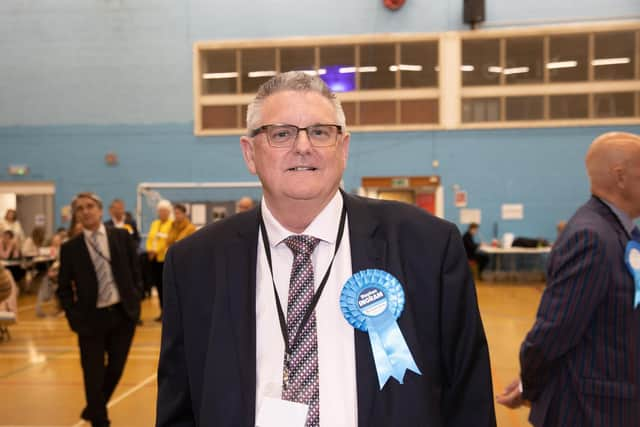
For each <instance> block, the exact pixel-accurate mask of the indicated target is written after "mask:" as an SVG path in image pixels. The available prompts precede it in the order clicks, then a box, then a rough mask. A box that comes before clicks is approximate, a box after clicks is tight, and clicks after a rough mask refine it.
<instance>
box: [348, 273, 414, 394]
mask: <svg viewBox="0 0 640 427" xmlns="http://www.w3.org/2000/svg"><path fill="white" fill-rule="evenodd" d="M404 301H405V300H404V290H403V289H402V285H401V284H400V282H399V281H398V279H396V278H395V277H394V276H393V275H391V274H389V273H387V272H386V271H383V270H375V269H369V270H362V271H359V272H357V273H356V274H354V275H353V276H351V277H350V278H349V280H347V283H345V285H344V287H343V288H342V293H341V294H340V308H341V309H342V314H343V315H344V317H345V319H346V320H347V322H349V324H351V325H352V326H353V327H354V328H357V329H360V330H361V331H363V332H368V334H369V343H370V344H371V350H372V352H373V358H374V361H375V365H376V371H377V375H378V385H379V386H380V389H382V387H384V385H385V384H386V382H387V380H388V379H389V378H390V377H394V378H395V379H396V380H397V381H398V382H399V383H400V384H402V382H403V380H404V374H405V371H407V370H410V371H413V372H415V373H416V374H418V375H421V372H420V370H419V369H418V367H417V366H416V363H415V361H414V360H413V356H412V355H411V351H410V350H409V347H408V346H407V343H406V341H405V339H404V337H403V336H402V331H400V328H399V327H398V323H397V322H396V320H397V319H398V318H399V317H400V314H401V313H402V309H403V308H404Z"/></svg>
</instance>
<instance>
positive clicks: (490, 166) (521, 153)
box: [0, 0, 640, 237]
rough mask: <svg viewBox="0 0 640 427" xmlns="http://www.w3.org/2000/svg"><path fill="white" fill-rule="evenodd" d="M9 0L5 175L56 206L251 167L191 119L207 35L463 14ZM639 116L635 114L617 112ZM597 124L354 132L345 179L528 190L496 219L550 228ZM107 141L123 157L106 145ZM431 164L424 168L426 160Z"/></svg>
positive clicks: (0, 170)
mask: <svg viewBox="0 0 640 427" xmlns="http://www.w3.org/2000/svg"><path fill="white" fill-rule="evenodd" d="M381 3H382V0H349V1H336V0H326V1H324V2H318V1H317V0H297V1H294V0H277V1H276V0H270V1H256V0H235V1H231V2H220V1H215V0H189V1H187V0H185V1H175V0H39V1H38V2H24V1H22V0H3V1H2V2H0V180H12V179H16V178H12V177H8V176H7V175H6V165H8V164H15V163H20V164H27V165H29V166H30V168H31V171H32V173H31V175H30V176H29V177H28V179H30V180H52V181H54V182H55V184H56V188H57V196H56V209H57V211H59V208H60V207H61V206H63V205H64V204H66V203H67V202H68V201H69V199H70V197H71V196H72V195H73V194H74V193H75V192H77V191H79V190H83V189H91V190H94V191H97V192H98V193H100V194H101V195H102V196H103V197H104V198H105V199H106V200H109V199H111V198H113V197H117V196H118V197H124V198H125V200H126V202H127V203H128V205H129V206H133V205H134V203H135V188H136V184H137V183H138V182H141V181H231V180H251V179H252V177H251V176H250V175H249V174H248V173H247V172H246V171H245V168H244V164H243V163H242V160H241V157H240V155H239V148H238V143H237V137H219V138H196V137H194V136H193V134H192V120H193V112H192V92H191V85H192V82H191V61H192V57H191V50H192V43H193V41H196V40H205V39H234V38H262V37H265V38H266V37H287V36H303V35H312V36H314V35H339V34H362V33H385V32H434V31H447V30H461V29H464V28H465V27H464V25H463V24H462V22H461V14H462V10H461V9H462V0H446V1H421V0H409V1H408V2H407V4H406V5H405V7H404V8H403V9H401V10H400V11H398V12H389V11H387V10H385V9H383V8H382V6H381ZM486 4H487V6H486V7H487V22H486V24H485V26H487V27H500V26H518V25H536V24H545V23H554V22H563V21H564V22H571V21H584V20H605V19H620V18H632V17H635V18H638V17H640V3H639V2H638V1H637V0H611V1H608V2H602V1H600V0H585V1H583V2H581V7H580V9H579V11H576V9H575V7H574V6H571V4H570V2H565V3H561V4H559V3H557V2H554V1H553V0H540V1H538V2H536V3H535V4H532V3H530V2H524V1H507V0H487V1H486ZM620 129H627V130H630V131H634V132H639V131H640V127H637V126H636V127H626V128H625V127H621V128H620ZM605 130H607V129H603V128H564V129H535V130H534V129H532V130H500V131H497V130H495V131H480V130H478V131H455V132H408V133H406V132H405V133H357V134H355V135H354V137H353V140H352V147H351V159H350V163H349V168H348V171H347V174H346V175H345V184H346V188H347V189H348V190H351V189H354V188H355V187H357V186H358V185H359V182H360V177H361V176H364V175H395V174H430V173H437V174H439V175H441V176H442V179H443V183H444V185H445V200H446V207H445V214H446V216H447V218H448V219H450V220H453V221H456V220H457V209H456V208H454V207H453V205H452V195H453V192H452V189H451V188H452V185H453V184H459V185H460V186H461V187H462V188H463V189H465V190H467V191H468V192H469V207H477V208H480V209H482V214H483V225H484V227H483V232H484V235H485V236H487V237H489V235H490V226H491V224H492V223H493V221H496V220H497V219H498V218H499V208H500V204H502V203H505V202H515V203H518V202H521V203H524V204H525V221H517V222H511V223H508V224H506V223H501V224H500V232H503V231H513V232H515V233H517V234H525V235H532V236H537V235H541V236H547V237H552V236H553V233H554V231H553V224H554V223H555V222H556V221H557V220H558V219H560V218H566V217H568V216H569V215H570V214H571V212H572V211H573V210H574V209H575V207H576V206H577V205H578V204H579V203H581V202H582V201H583V200H584V199H585V198H586V197H587V195H588V188H587V185H586V181H585V176H584V172H583V166H582V157H583V155H584V152H585V150H586V147H587V145H588V143H589V141H590V140H591V139H593V137H595V136H596V135H597V134H599V133H601V132H603V131H605ZM110 151H114V152H116V153H117V154H118V155H119V157H120V164H119V165H118V166H117V167H107V166H106V165H105V164H104V162H103V158H104V154H105V153H107V152H110ZM433 159H438V160H439V161H440V167H439V168H438V169H437V170H433V169H432V167H431V161H432V160H433Z"/></svg>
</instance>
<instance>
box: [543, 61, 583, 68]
mask: <svg viewBox="0 0 640 427" xmlns="http://www.w3.org/2000/svg"><path fill="white" fill-rule="evenodd" d="M577 66H578V61H557V62H549V63H548V64H547V69H549V70H558V69H560V68H575V67H577Z"/></svg>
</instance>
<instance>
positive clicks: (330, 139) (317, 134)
mask: <svg viewBox="0 0 640 427" xmlns="http://www.w3.org/2000/svg"><path fill="white" fill-rule="evenodd" d="M301 130H303V131H305V132H307V136H308V137H309V141H310V142H311V145H313V146H314V147H331V146H332V145H335V143H336V142H337V141H338V135H339V134H341V133H342V126H340V125H324V124H319V125H311V126H307V127H305V128H301V127H298V126H296V125H284V124H273V125H264V126H260V127H259V128H256V129H253V130H252V131H251V135H250V136H251V137H252V138H253V137H255V136H257V135H258V134H261V133H264V134H265V135H267V141H269V145H271V146H272V147H276V148H289V147H291V146H292V145H293V143H294V141H295V140H296V139H297V138H298V134H299V133H300V131H301Z"/></svg>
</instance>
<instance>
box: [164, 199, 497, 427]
mask: <svg viewBox="0 0 640 427" xmlns="http://www.w3.org/2000/svg"><path fill="white" fill-rule="evenodd" d="M344 199H345V206H346V209H347V214H348V218H349V238H350V243H351V260H352V269H353V272H354V273H355V272H357V271H360V270H363V269H367V268H379V269H383V270H386V271H388V272H390V273H391V274H393V275H394V276H396V277H397V278H398V279H399V280H400V282H401V283H402V285H403V287H404V292H405V295H406V304H405V308H404V311H403V313H402V315H401V316H400V318H399V319H398V324H399V326H400V329H401V330H402V332H403V334H404V337H405V339H406V341H407V344H408V346H409V348H410V349H411V352H412V354H413V356H414V359H415V361H416V364H417V366H418V368H419V369H420V371H421V372H422V375H420V376H419V375H416V374H414V373H412V372H407V373H406V375H405V378H404V384H403V385H401V384H399V383H397V382H396V381H395V380H393V379H391V380H390V381H389V382H388V383H387V384H386V385H385V387H384V388H383V389H382V391H379V389H378V384H377V377H376V370H375V366H374V360H373V356H372V353H371V347H370V344H369V338H368V335H367V334H366V333H362V332H360V331H356V332H355V343H354V344H355V350H356V373H355V374H356V378H357V394H358V396H357V397H358V408H357V410H358V425H359V426H360V427H376V426H380V427H382V426H430V427H438V426H459V427H469V426H474V427H488V426H495V414H494V407H493V397H492V396H493V393H492V386H491V375H490V367H489V353H488V348H487V341H486V338H485V334H484V330H483V327H482V322H481V319H480V315H479V312H478V306H477V301H476V293H475V288H474V283H473V280H472V278H471V275H470V272H469V268H468V265H467V261H466V255H465V252H464V248H463V246H462V242H461V239H460V234H459V232H458V230H457V228H456V227H455V226H454V225H453V224H450V223H448V222H445V221H442V220H440V219H438V218H435V217H433V216H431V215H429V214H427V213H426V212H424V211H421V210H420V209H418V208H416V207H413V206H409V205H405V204H400V203H395V202H382V201H377V200H371V199H364V198H360V197H355V196H349V195H345V196H344ZM257 247H258V215H257V211H256V210H253V211H249V212H245V213H242V214H237V215H234V216H232V217H230V218H228V219H226V220H223V221H219V222H216V223H214V224H211V225H209V226H207V227H205V228H203V229H202V230H200V231H199V232H196V233H195V234H193V235H192V236H190V237H188V238H187V239H184V240H183V241H180V242H178V243H176V244H175V245H173V246H172V247H171V248H170V250H169V253H168V255H167V259H166V261H165V266H164V268H165V271H164V306H163V329H162V346H161V352H160V364H159V369H158V402H157V426H162V427H168V426H246V427H253V426H254V425H255V409H256V408H255V393H256V289H255V288H256V257H257ZM329 285H331V284H329ZM336 304H338V301H336ZM321 369H328V368H327V367H322V368H321ZM329 369H340V366H331V367H329ZM321 404H322V403H321Z"/></svg>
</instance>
